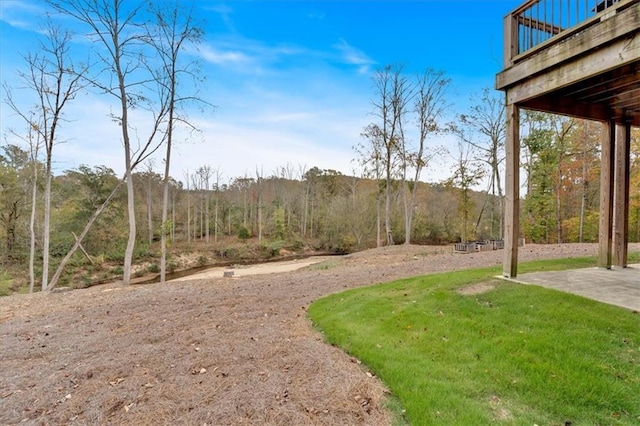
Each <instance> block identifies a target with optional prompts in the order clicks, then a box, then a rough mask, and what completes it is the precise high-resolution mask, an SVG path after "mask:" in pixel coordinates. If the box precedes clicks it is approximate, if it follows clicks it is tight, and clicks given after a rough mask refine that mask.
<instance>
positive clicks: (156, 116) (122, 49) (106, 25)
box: [50, 0, 167, 285]
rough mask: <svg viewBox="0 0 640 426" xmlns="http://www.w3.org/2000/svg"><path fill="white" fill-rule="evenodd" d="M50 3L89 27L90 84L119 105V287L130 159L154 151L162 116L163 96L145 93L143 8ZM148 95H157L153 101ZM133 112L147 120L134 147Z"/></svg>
mask: <svg viewBox="0 0 640 426" xmlns="http://www.w3.org/2000/svg"><path fill="white" fill-rule="evenodd" d="M50 3H51V5H52V6H53V7H54V8H55V9H56V10H58V11H59V12H61V13H64V14H66V15H68V16H71V17H73V18H75V19H76V20H78V21H79V22H81V23H83V24H85V25H87V26H88V27H89V29H90V31H91V37H92V39H93V41H94V46H101V47H102V49H101V50H100V51H99V52H98V57H99V59H100V62H101V63H102V65H103V68H102V69H101V70H100V71H99V72H98V74H97V75H94V76H93V77H91V78H90V82H91V84H92V85H93V86H95V87H96V88H98V90H100V91H101V92H103V93H105V94H109V95H111V96H113V97H114V98H115V99H116V101H117V102H118V104H119V112H118V113H114V114H112V117H111V118H112V120H114V121H115V122H117V123H118V125H119V127H120V130H121V132H122V143H123V145H124V159H125V176H126V185H127V216H128V220H129V238H128V240H127V247H126V251H125V257H124V267H123V271H124V272H123V284H125V285H128V284H129V283H130V280H131V264H132V260H133V250H134V248H135V240H136V218H135V199H134V197H135V195H134V186H133V162H132V157H133V155H134V154H137V155H139V156H141V157H142V159H144V158H146V157H148V156H149V155H151V154H152V153H153V152H154V151H155V150H157V149H158V148H159V146H160V142H157V135H158V133H159V129H160V125H161V123H162V122H163V120H164V119H165V116H166V113H167V99H166V98H165V97H164V96H166V91H163V90H162V88H161V87H159V86H156V87H155V88H150V87H149V85H150V84H151V83H154V82H155V83H157V80H156V79H154V76H153V75H150V74H149V73H148V72H145V71H147V70H149V69H150V67H149V66H146V65H145V58H146V56H145V47H146V46H148V45H147V44H145V42H144V37H143V32H142V30H141V28H140V25H139V24H138V19H140V17H141V16H140V15H141V13H140V12H141V10H142V7H143V6H144V3H131V2H126V1H125V0H50ZM151 96H158V99H157V100H154V99H152V98H151ZM134 107H142V108H146V109H147V110H148V111H149V112H150V113H151V115H152V116H153V120H152V125H151V129H150V130H149V134H148V138H147V139H146V141H144V142H143V143H142V144H141V145H139V146H137V147H136V146H134V144H133V143H132V138H131V135H130V130H131V123H130V120H129V112H130V110H131V109H132V108H134Z"/></svg>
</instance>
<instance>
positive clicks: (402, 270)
mask: <svg viewBox="0 0 640 426" xmlns="http://www.w3.org/2000/svg"><path fill="white" fill-rule="evenodd" d="M632 248H633V249H634V250H639V249H640V246H637V245H635V246H634V247H632ZM596 251H597V247H596V245H593V244H572V245H559V246H535V245H534V246H527V247H525V248H523V249H522V250H521V255H520V258H521V260H522V261H526V260H533V259H541V258H557V257H567V256H584V255H593V254H595V253H596ZM502 256H503V252H502V251H495V252H484V253H477V254H468V255H459V254H453V253H452V252H451V250H448V249H443V248H442V247H423V246H398V247H389V248H383V249H375V250H369V251H367V252H362V253H357V254H354V255H349V256H345V257H341V258H335V259H333V258H332V259H329V260H327V261H325V262H324V263H322V264H319V265H313V266H310V267H308V268H306V269H302V270H297V271H291V272H285V273H278V274H270V275H245V276H241V277H237V278H209V279H202V280H193V281H184V282H172V283H167V284H165V285H160V284H150V285H144V286H130V287H122V286H118V285H107V286H96V287H92V288H89V289H84V290H75V291H71V292H66V293H56V294H42V293H38V294H33V295H15V296H9V297H5V298H0V342H2V343H1V348H0V406H1V407H2V408H1V409H0V424H18V423H21V424H52V425H54V424H91V425H94V424H132V425H134V424H135V425H151V424H153V425H158V424H190V425H204V424H207V425H243V424H245V425H248V424H255V425H258V424H260V425H269V424H272V425H276V424H277V425H301V424H305V425H308V424H323V425H346V424H349V425H353V424H366V425H378V424H380V425H382V424H389V423H390V417H389V415H388V413H387V412H386V411H385V410H384V408H383V402H382V401H383V399H384V395H385V389H384V387H383V386H382V384H381V383H380V382H379V381H378V380H377V379H376V378H375V377H371V374H367V371H366V370H365V369H363V367H362V366H361V365H359V364H358V363H357V362H356V360H354V359H352V358H351V357H349V356H348V355H346V354H344V353H343V352H341V351H340V350H338V349H336V348H334V347H331V346H329V345H327V344H325V343H323V341H322V336H321V335H320V334H319V333H317V332H316V331H314V330H313V329H312V326H311V324H310V322H309V320H308V319H307V316H306V308H307V307H308V306H309V304H310V303H311V302H312V301H313V300H315V299H317V298H319V297H322V296H324V295H327V294H329V293H334V292H337V291H341V290H343V289H347V288H352V287H357V286H362V285H368V284H373V283H377V282H381V281H388V280H392V279H396V278H401V277H407V276H414V275H419V274H424V273H429V272H436V271H443V270H453V269H464V268H469V267H479V266H488V265H495V264H499V263H500V262H501V261H502Z"/></svg>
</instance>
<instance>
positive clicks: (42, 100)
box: [5, 21, 86, 290]
mask: <svg viewBox="0 0 640 426" xmlns="http://www.w3.org/2000/svg"><path fill="white" fill-rule="evenodd" d="M44 34H45V35H44V38H43V39H41V41H40V49H39V51H38V53H35V54H32V53H29V54H27V55H26V56H25V58H24V59H25V61H26V63H27V66H28V68H29V70H28V72H19V77H20V79H21V80H22V81H23V82H24V83H25V84H26V87H27V88H28V89H29V90H31V91H32V92H33V93H34V94H35V95H36V97H37V101H36V104H35V113H31V112H25V111H23V110H22V109H21V108H20V106H19V105H18V104H17V103H16V101H15V99H14V96H13V94H12V92H11V90H10V88H8V87H7V86H6V85H5V91H6V94H7V98H6V103H7V105H9V107H10V108H11V109H12V110H14V111H15V112H16V113H17V114H18V115H19V116H20V117H21V118H22V119H23V120H24V121H25V122H26V123H27V124H28V125H29V127H30V128H31V130H33V131H35V132H37V133H38V138H39V139H40V140H41V141H42V143H43V144H44V148H45V154H46V158H45V190H44V220H43V222H44V223H43V236H42V290H46V289H47V286H48V281H49V234H50V229H49V228H50V218H51V179H52V178H53V175H52V172H51V164H52V160H53V146H54V144H55V143H57V142H58V140H57V130H58V127H59V124H60V122H61V120H62V119H63V110H64V108H65V106H66V105H67V104H68V103H69V101H71V100H73V99H74V98H75V96H76V95H77V93H78V92H79V91H81V90H82V89H83V88H84V85H83V83H82V80H81V79H82V77H83V75H84V74H85V72H86V68H84V67H79V68H78V67H75V66H74V64H73V62H72V61H71V59H70V55H69V45H70V42H71V38H72V34H71V33H70V32H67V31H63V30H61V29H60V28H58V27H57V26H55V25H54V24H53V23H51V22H50V21H48V22H47V24H46V27H45V30H44ZM31 130H30V131H31Z"/></svg>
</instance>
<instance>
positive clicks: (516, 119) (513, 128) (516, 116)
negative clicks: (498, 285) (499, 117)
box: [502, 104, 520, 278]
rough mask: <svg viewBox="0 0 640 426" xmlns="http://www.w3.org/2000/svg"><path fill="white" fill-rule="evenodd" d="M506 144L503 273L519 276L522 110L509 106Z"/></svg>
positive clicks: (513, 105)
mask: <svg viewBox="0 0 640 426" xmlns="http://www.w3.org/2000/svg"><path fill="white" fill-rule="evenodd" d="M506 113H507V135H506V136H507V139H506V143H505V153H506V173H505V203H504V262H503V265H502V268H503V269H502V274H503V275H504V276H505V277H507V278H515V277H516V275H518V237H519V236H520V108H518V106H517V105H515V104H508V105H507V111H506Z"/></svg>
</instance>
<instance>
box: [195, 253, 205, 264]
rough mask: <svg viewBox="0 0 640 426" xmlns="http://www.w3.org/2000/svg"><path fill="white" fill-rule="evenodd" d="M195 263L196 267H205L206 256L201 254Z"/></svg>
mask: <svg viewBox="0 0 640 426" xmlns="http://www.w3.org/2000/svg"><path fill="white" fill-rule="evenodd" d="M196 263H197V265H198V266H205V265H206V264H207V256H205V255H204V254H201V255H200V256H198V259H197V260H196Z"/></svg>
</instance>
